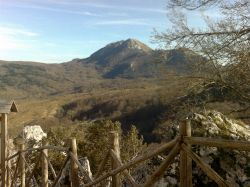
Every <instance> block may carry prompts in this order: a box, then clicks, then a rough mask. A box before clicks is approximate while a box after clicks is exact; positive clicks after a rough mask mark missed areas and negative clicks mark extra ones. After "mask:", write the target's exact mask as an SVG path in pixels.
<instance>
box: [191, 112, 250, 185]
mask: <svg viewBox="0 0 250 187" xmlns="http://www.w3.org/2000/svg"><path fill="white" fill-rule="evenodd" d="M191 124H192V136H202V137H214V138H223V139H230V140H244V141H250V127H249V125H246V124H244V123H243V122H241V121H237V120H233V119H230V118H227V117H226V116H224V115H223V114H222V113H220V112H217V111H207V112H204V113H201V114H197V113H195V114H193V116H192V117H191ZM193 151H195V152H196V153H197V154H198V155H200V156H201V157H202V159H203V160H204V161H205V162H206V163H208V164H209V165H210V166H211V167H212V168H213V169H214V170H215V171H216V172H217V173H219V174H220V176H222V177H223V178H224V179H226V180H227V181H228V182H229V183H230V184H232V185H233V186H236V187H237V186H247V184H249V181H250V153H249V152H245V151H237V150H231V149H221V148H215V147H205V146H194V147H193ZM193 175H194V182H195V183H197V184H200V183H202V184H204V186H216V185H215V183H214V182H212V181H211V180H210V179H209V178H208V177H207V176H205V175H204V174H203V172H202V171H201V170H200V169H198V168H197V167H196V168H195V170H194V174H193Z"/></svg>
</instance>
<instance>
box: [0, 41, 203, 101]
mask: <svg viewBox="0 0 250 187" xmlns="http://www.w3.org/2000/svg"><path fill="white" fill-rule="evenodd" d="M161 54H164V55H165V56H164V58H161ZM159 57H160V58H159ZM159 59H160V60H159ZM200 59H202V58H201V57H200V56H199V55H197V54H195V53H194V52H192V51H190V50H188V49H174V50H169V51H157V50H153V49H151V48H150V47H148V46H147V45H145V44H144V43H142V42H140V41H138V40H136V39H127V40H122V41H118V42H114V43H111V44H108V45H107V46H105V47H103V48H101V49H100V50H98V51H96V52H95V53H93V54H92V55H91V56H90V57H88V58H84V59H74V60H72V61H70V62H66V63H61V64H45V63H36V62H20V61H13V62H7V61H0V88H1V90H2V92H1V93H0V96H1V97H6V96H8V97H16V95H22V96H23V95H32V96H43V95H48V94H49V95H56V94H60V93H65V92H67V93H69V92H70V93H71V92H75V91H84V90H89V89H95V88H96V87H99V86H100V84H103V82H105V81H106V80H107V79H116V78H126V79H134V78H156V77H159V76H160V73H161V72H162V71H163V70H164V69H165V70H174V71H176V72H178V73H185V72H188V71H189V70H190V69H191V68H190V67H192V66H194V64H195V62H197V61H199V60H200ZM159 61H160V62H161V63H157V62H159ZM9 93H10V94H9Z"/></svg>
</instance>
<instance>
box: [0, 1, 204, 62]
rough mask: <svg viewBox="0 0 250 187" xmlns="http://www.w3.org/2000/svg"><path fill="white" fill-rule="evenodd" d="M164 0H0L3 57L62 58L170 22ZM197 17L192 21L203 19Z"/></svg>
mask: <svg viewBox="0 0 250 187" xmlns="http://www.w3.org/2000/svg"><path fill="white" fill-rule="evenodd" d="M165 7H166V0H0V59H2V60H28V61H38V62H46V63H59V62H65V61H69V60H71V59H73V58H85V57H88V56H89V55H90V54H92V53H93V52H95V51H96V50H98V49H99V48H101V47H103V46H105V45H106V44H108V43H110V42H114V41H118V40H124V39H127V38H136V39H138V40H140V41H142V42H144V43H146V44H148V45H149V46H151V47H153V48H154V47H155V46H154V45H153V44H152V43H150V36H152V31H153V29H154V28H155V29H157V30H164V29H166V28H168V27H170V23H169V22H168V20H167V16H166V14H167V10H166V8H165ZM199 22H200V21H199V20H198V19H197V18H195V17H194V18H193V23H196V24H199Z"/></svg>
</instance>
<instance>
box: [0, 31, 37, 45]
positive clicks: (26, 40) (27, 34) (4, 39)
mask: <svg viewBox="0 0 250 187" xmlns="http://www.w3.org/2000/svg"><path fill="white" fill-rule="evenodd" d="M36 36H38V33H35V32H32V31H29V30H26V29H21V28H16V27H8V26H0V49H1V50H16V49H25V48H29V47H31V45H30V41H32V40H30V38H33V37H36ZM20 38H23V39H22V40H20Z"/></svg>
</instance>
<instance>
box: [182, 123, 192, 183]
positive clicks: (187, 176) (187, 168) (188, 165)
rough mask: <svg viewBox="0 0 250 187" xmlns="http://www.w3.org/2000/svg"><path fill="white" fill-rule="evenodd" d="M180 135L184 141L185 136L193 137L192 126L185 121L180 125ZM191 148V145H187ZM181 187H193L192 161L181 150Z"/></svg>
mask: <svg viewBox="0 0 250 187" xmlns="http://www.w3.org/2000/svg"><path fill="white" fill-rule="evenodd" d="M180 135H181V139H182V140H183V137H184V136H187V137H191V124H190V121H189V120H185V121H183V122H182V123H181V124H180ZM187 146H188V147H189V148H190V145H187ZM180 186H181V187H192V186H193V185H192V159H191V158H190V157H188V156H187V153H186V152H185V151H183V150H182V149H181V151H180Z"/></svg>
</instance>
